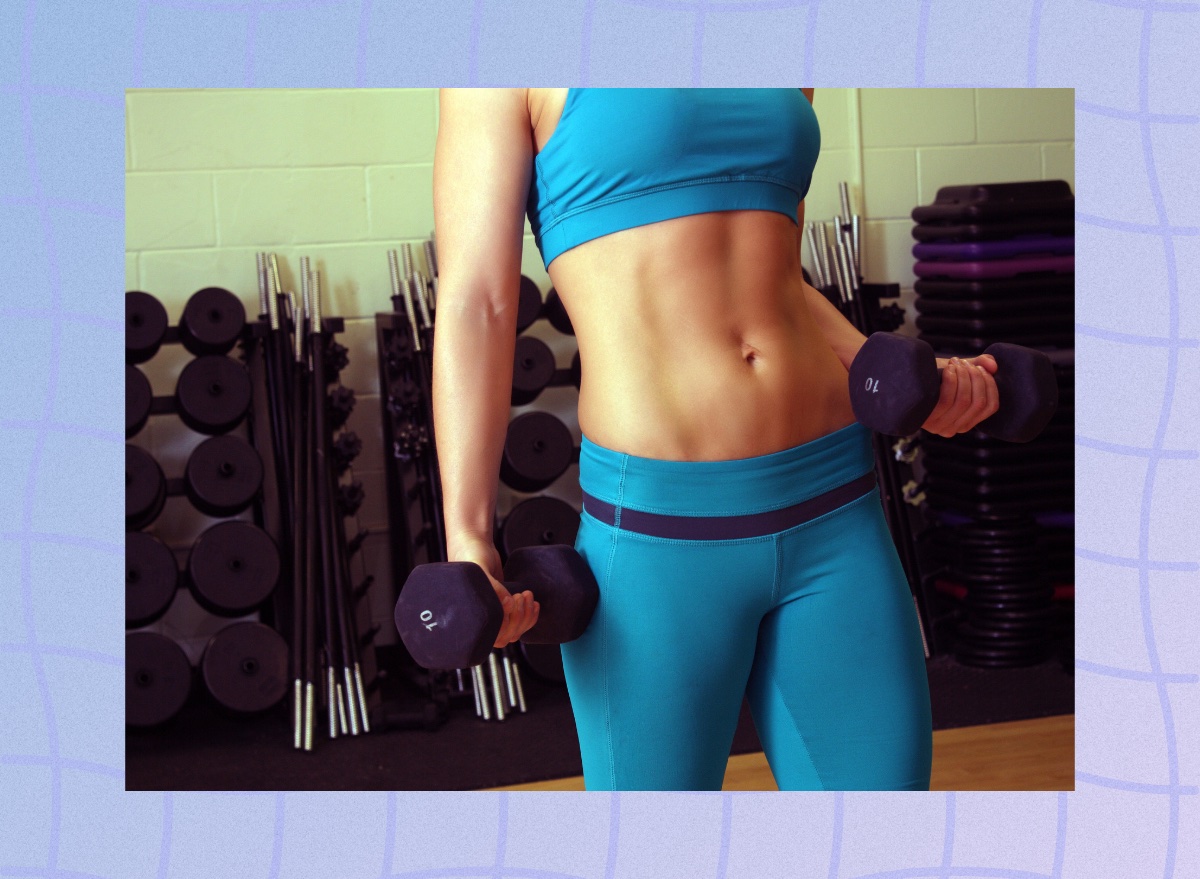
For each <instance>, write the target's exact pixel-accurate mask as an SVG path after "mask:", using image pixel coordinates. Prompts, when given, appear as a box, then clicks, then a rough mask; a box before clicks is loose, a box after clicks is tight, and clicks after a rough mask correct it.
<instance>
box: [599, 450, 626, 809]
mask: <svg viewBox="0 0 1200 879" xmlns="http://www.w3.org/2000/svg"><path fill="white" fill-rule="evenodd" d="M627 463H629V455H628V454H626V455H625V456H623V457H622V458H621V476H620V479H618V481H617V504H616V506H617V510H616V516H615V519H616V521H615V522H614V523H613V532H612V545H611V546H610V547H609V550H608V566H607V568H606V569H605V571H604V584H605V586H606V587H607V588H608V589H609V591H610V592H611V590H612V569H613V559H615V558H616V555H617V536H618V535H619V533H620V530H621V500H622V498H623V497H624V495H625V465H626V464H627ZM603 619H604V629H603V635H604V637H603V641H604V738H605V739H607V741H608V778H609V790H616V789H617V765H616V758H615V757H614V755H613V751H614V748H613V732H612V703H611V702H610V701H609V698H608V667H609V662H608V617H607V615H606V616H605V617H604V618H603Z"/></svg>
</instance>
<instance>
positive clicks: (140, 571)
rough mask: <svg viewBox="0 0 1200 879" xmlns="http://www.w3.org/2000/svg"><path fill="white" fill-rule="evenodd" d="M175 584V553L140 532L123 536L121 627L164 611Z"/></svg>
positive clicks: (138, 623) (141, 623) (149, 619)
mask: <svg viewBox="0 0 1200 879" xmlns="http://www.w3.org/2000/svg"><path fill="white" fill-rule="evenodd" d="M178 586H179V568H178V567H177V566H176V564H175V554H174V553H172V552H171V550H169V549H168V548H167V547H166V546H165V545H164V544H163V542H162V541H161V540H159V539H158V538H156V537H153V536H151V535H149V534H145V533H143V532H141V531H130V532H128V533H126V535H125V627H126V628H129V629H134V628H137V627H138V626H145V625H149V624H150V623H152V622H154V621H155V620H156V619H158V618H159V617H160V616H162V615H163V614H164V613H166V612H167V608H168V607H170V606H171V602H172V601H173V600H174V598H175V590H176V588H177V587H178Z"/></svg>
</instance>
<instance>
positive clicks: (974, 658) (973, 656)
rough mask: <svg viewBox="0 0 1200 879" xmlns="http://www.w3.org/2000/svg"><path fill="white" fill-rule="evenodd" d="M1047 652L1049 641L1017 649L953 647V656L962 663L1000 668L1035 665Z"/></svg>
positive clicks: (966, 645)
mask: <svg viewBox="0 0 1200 879" xmlns="http://www.w3.org/2000/svg"><path fill="white" fill-rule="evenodd" d="M1049 652H1050V644H1049V642H1043V643H1041V644H1037V645H1035V646H1032V647H1025V648H1017V649H1004V648H1000V647H990V648H989V647H980V646H975V645H968V644H959V645H957V646H956V647H955V648H954V657H955V658H956V659H957V660H958V661H959V662H961V663H963V664H964V665H979V666H992V667H994V668H1001V667H1004V666H1009V667H1013V666H1020V665H1037V664H1038V663H1039V662H1042V661H1043V660H1044V659H1045V658H1046V657H1047V656H1048V655H1049Z"/></svg>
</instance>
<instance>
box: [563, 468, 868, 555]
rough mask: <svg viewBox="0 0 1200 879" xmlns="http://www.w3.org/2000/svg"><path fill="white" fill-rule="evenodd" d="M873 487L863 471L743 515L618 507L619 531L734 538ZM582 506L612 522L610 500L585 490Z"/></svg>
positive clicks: (779, 526)
mask: <svg viewBox="0 0 1200 879" xmlns="http://www.w3.org/2000/svg"><path fill="white" fill-rule="evenodd" d="M874 487H875V471H874V470H872V471H870V472H868V473H864V474H863V475H862V476H860V477H858V479H854V480H852V481H850V482H847V483H846V484H845V485H839V486H838V487H837V488H834V489H830V490H829V491H827V492H825V493H824V494H819V495H817V496H816V497H814V498H809V499H808V500H806V501H803V502H801V503H798V504H793V505H792V506H790V507H784V508H783V509H781V510H768V511H767V512H765V513H749V514H747V515H744V516H669V515H665V514H663V513H646V512H643V511H641V510H631V509H629V508H628V507H626V508H624V509H622V510H621V525H620V529H621V530H622V531H636V532H637V533H638V534H645V535H648V536H650V537H667V538H672V539H674V540H737V539H740V538H746V537H763V536H765V535H767V534H775V533H776V532H779V531H786V530H787V529H788V528H794V527H795V526H796V525H801V524H803V523H805V522H808V521H810V520H812V519H815V518H817V517H818V516H823V515H825V514H826V513H829V512H832V511H833V510H836V509H837V508H838V507H840V506H843V505H844V504H848V503H850V501H852V500H855V499H856V498H859V497H862V496H863V495H864V494H866V493H867V492H869V491H870V490H871V489H873V488H874ZM583 509H584V512H586V513H587V514H588V515H589V516H592V517H593V518H595V519H599V520H600V521H601V522H603V523H604V524H605V525H616V523H617V508H616V506H615V505H614V504H610V503H608V502H606V501H602V500H598V499H597V498H594V497H592V496H591V495H590V494H588V493H587V492H584V493H583Z"/></svg>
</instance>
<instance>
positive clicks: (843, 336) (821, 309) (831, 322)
mask: <svg viewBox="0 0 1200 879" xmlns="http://www.w3.org/2000/svg"><path fill="white" fill-rule="evenodd" d="M804 295H805V297H806V299H807V301H808V310H809V312H810V313H811V314H812V316H813V319H814V320H815V321H816V322H817V328H818V329H820V331H821V334H822V335H824V336H825V339H826V340H827V341H828V342H829V346H830V347H831V348H833V353H834V354H836V355H837V359H838V360H840V361H841V362H842V365H843V366H844V367H846V371H847V372H848V371H849V370H850V364H851V363H852V362H853V360H854V357H855V355H857V354H858V349H859V348H861V347H862V346H863V343H864V342H866V341H867V337H866V336H864V335H863V334H862V333H860V332H859V331H858V330H857V329H855V327H854V324H852V323H850V321H848V320H846V318H845V317H843V316H842V313H841V312H840V311H838V310H837V307H836V306H835V305H834V304H833V303H832V302H830V301H829V300H828V299H826V298H825V296H824V294H822V293H821V291H820V290H818V289H817V288H816V287H814V286H812V285H811V284H804Z"/></svg>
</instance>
